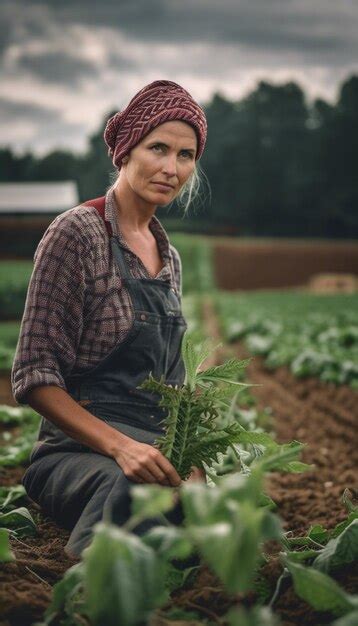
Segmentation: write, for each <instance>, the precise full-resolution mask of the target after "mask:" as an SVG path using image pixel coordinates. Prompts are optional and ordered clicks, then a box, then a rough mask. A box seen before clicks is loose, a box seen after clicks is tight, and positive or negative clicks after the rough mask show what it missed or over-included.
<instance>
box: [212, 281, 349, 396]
mask: <svg viewBox="0 0 358 626" xmlns="http://www.w3.org/2000/svg"><path fill="white" fill-rule="evenodd" d="M213 298H214V300H215V305H216V310H217V313H218V316H219V319H220V324H221V328H222V332H223V335H224V336H225V338H226V340H227V341H228V342H233V341H236V340H239V339H240V340H241V339H242V340H243V341H244V342H245V344H246V347H247V349H248V351H249V352H250V354H253V355H256V354H257V355H262V356H264V357H265V365H266V366H267V367H268V368H272V369H275V368H277V367H280V366H282V365H287V366H289V368H290V370H291V371H292V373H293V374H294V375H295V376H299V377H305V376H316V377H319V378H321V380H323V381H325V382H330V383H334V384H336V385H341V384H347V385H350V386H351V387H353V388H354V389H358V296H357V295H336V296H331V295H329V296H328V295H327V296H316V295H311V294H308V293H302V292H281V293H277V292H276V293H272V292H266V293H265V292H261V293H255V294H242V293H225V294H223V293H218V292H217V293H216V294H215V295H213Z"/></svg>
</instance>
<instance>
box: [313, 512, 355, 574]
mask: <svg viewBox="0 0 358 626" xmlns="http://www.w3.org/2000/svg"><path fill="white" fill-rule="evenodd" d="M356 559H358V519H356V520H354V521H353V522H352V523H351V524H350V525H349V526H348V527H347V528H345V529H344V531H343V532H342V533H341V534H340V535H339V536H338V537H336V538H335V539H330V541H329V542H328V543H327V545H326V546H325V547H324V549H323V550H322V551H321V553H320V554H319V555H318V556H317V558H316V559H315V561H314V562H313V564H312V566H313V567H315V568H316V569H318V570H320V571H321V572H326V573H328V572H330V571H332V570H334V569H336V568H337V567H340V566H341V565H348V564H349V563H353V562H354V561H355V560H356Z"/></svg>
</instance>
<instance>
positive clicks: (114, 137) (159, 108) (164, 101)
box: [104, 80, 207, 170]
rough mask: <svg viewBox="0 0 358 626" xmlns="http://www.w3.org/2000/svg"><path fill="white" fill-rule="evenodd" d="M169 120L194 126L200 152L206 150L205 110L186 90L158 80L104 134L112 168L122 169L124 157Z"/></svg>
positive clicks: (135, 99)
mask: <svg viewBox="0 0 358 626" xmlns="http://www.w3.org/2000/svg"><path fill="white" fill-rule="evenodd" d="M170 120H182V121H183V122H188V124H191V125H192V126H193V128H194V130H195V132H196V135H197V140H198V149H197V154H196V157H195V159H196V160H197V159H199V158H200V157H201V155H202V153H203V151H204V147H205V142H206V133H207V123H206V117H205V113H204V111H203V109H202V108H201V107H200V106H199V105H198V103H197V102H195V100H194V99H193V98H192V97H191V95H190V93H189V92H188V91H186V90H185V89H184V88H183V87H181V86H180V85H178V84H177V83H174V82H172V81H171V80H155V81H154V82H153V83H150V84H149V85H146V87H143V89H141V90H140V91H139V92H138V93H137V94H136V95H135V96H134V97H133V98H132V100H131V101H130V103H129V104H128V106H127V107H126V108H125V109H124V110H123V111H120V112H119V113H116V114H115V115H113V117H111V118H110V119H109V120H108V122H107V125H106V128H105V131H104V140H105V142H106V144H107V146H108V148H109V150H108V155H109V156H111V157H112V161H113V165H115V167H116V168H117V169H118V170H119V169H120V168H121V165H122V159H123V157H124V156H125V155H126V154H128V152H129V151H130V150H131V149H132V148H133V147H134V146H135V145H136V144H137V143H139V142H140V141H141V139H143V137H144V136H145V135H147V134H148V133H149V132H150V131H151V130H153V128H155V127H156V126H158V125H159V124H162V123H163V122H168V121H170Z"/></svg>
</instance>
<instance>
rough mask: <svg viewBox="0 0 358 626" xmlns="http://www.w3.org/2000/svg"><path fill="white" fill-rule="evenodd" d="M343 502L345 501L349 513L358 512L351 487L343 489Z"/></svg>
mask: <svg viewBox="0 0 358 626" xmlns="http://www.w3.org/2000/svg"><path fill="white" fill-rule="evenodd" d="M342 502H343V504H344V506H345V507H346V509H347V511H348V513H355V512H357V513H358V507H356V506H355V505H354V504H353V502H352V499H351V494H350V491H349V489H345V490H344V491H343V495H342Z"/></svg>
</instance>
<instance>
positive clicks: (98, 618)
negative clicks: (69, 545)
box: [83, 522, 168, 626]
mask: <svg viewBox="0 0 358 626" xmlns="http://www.w3.org/2000/svg"><path fill="white" fill-rule="evenodd" d="M83 561H84V565H85V574H84V585H85V600H86V611H87V614H88V617H89V619H90V620H91V624H93V626H103V624H106V626H118V624H120V625H121V626H135V625H137V624H139V623H141V622H144V623H147V620H148V619H149V616H150V614H151V612H152V611H153V610H154V609H155V608H157V607H160V606H162V605H163V604H164V603H165V602H166V601H167V599H168V593H167V591H166V590H165V571H166V569H165V564H164V562H163V561H162V559H160V558H159V557H158V556H157V555H156V554H155V552H154V550H152V548H150V547H149V546H148V545H145V543H144V542H143V541H142V540H141V539H140V538H139V537H137V536H136V535H132V534H129V533H127V532H125V531H124V530H122V529H121V528H119V527H117V526H114V525H112V524H105V523H103V522H101V523H99V524H96V526H95V527H94V538H93V541H92V543H91V545H90V546H89V547H88V548H86V549H85V550H84V551H83Z"/></svg>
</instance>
